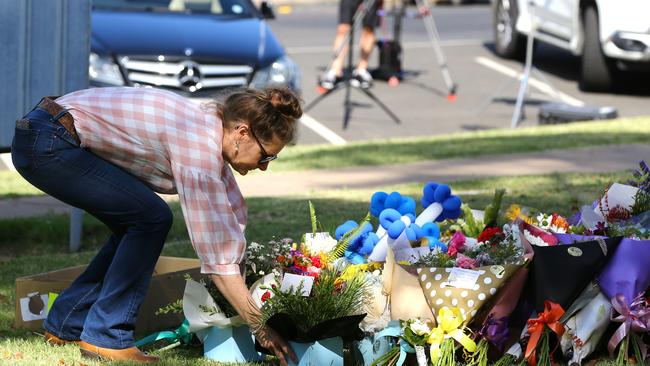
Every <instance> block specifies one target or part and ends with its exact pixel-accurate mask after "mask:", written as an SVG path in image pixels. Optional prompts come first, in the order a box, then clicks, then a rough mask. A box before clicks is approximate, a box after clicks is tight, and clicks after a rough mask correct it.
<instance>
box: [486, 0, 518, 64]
mask: <svg viewBox="0 0 650 366" xmlns="http://www.w3.org/2000/svg"><path fill="white" fill-rule="evenodd" d="M518 15H519V10H518V9H517V0H494V2H493V6H492V28H493V32H494V48H495V49H496V53H497V55H499V56H501V57H506V58H515V59H523V58H524V54H525V52H526V38H525V37H524V36H523V35H522V34H521V33H519V32H517V29H516V27H515V24H516V23H517V16H518Z"/></svg>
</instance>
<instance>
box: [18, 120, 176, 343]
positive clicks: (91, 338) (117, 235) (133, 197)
mask: <svg viewBox="0 0 650 366" xmlns="http://www.w3.org/2000/svg"><path fill="white" fill-rule="evenodd" d="M25 119H27V120H28V121H29V122H24V121H23V122H21V123H17V124H16V131H15V135H14V140H13V144H12V147H11V151H12V153H11V154H12V160H13V164H14V166H15V167H16V169H17V170H18V172H19V173H20V174H21V175H22V176H23V177H24V178H25V179H26V180H27V181H29V182H30V183H31V184H33V185H34V186H36V187H37V188H39V189H40V190H42V191H43V192H45V193H47V194H49V195H51V196H53V197H55V198H57V199H59V200H61V201H63V202H65V203H68V204H70V205H72V206H75V207H79V208H81V209H83V210H85V211H86V212H88V213H90V214H91V215H93V216H95V217H96V218H97V219H99V220H100V221H102V222H103V223H104V224H106V225H107V226H108V227H109V228H110V229H111V231H112V235H111V237H110V238H109V239H108V241H107V243H106V244H105V245H104V246H103V247H102V248H101V249H100V250H99V252H98V253H97V255H96V256H95V258H94V259H93V260H92V261H91V263H90V264H89V265H88V268H87V269H86V270H85V271H84V272H83V273H82V274H81V275H80V276H79V277H78V278H77V279H76V280H75V281H74V282H73V283H72V284H71V285H70V287H69V288H67V289H66V290H64V291H63V292H61V294H60V295H59V296H58V297H57V298H56V301H55V302H54V304H53V306H52V309H51V310H50V312H49V314H48V317H47V319H46V321H45V323H44V327H45V329H46V330H47V331H49V332H50V333H52V334H54V335H56V336H57V337H60V338H62V339H65V340H79V339H81V340H84V341H86V342H88V343H90V344H93V345H96V346H99V347H105V348H113V349H124V348H129V347H132V346H133V343H134V335H133V333H134V328H135V323H136V319H137V314H138V309H139V308H140V305H142V302H143V300H144V297H145V295H146V293H147V290H148V287H149V283H150V281H151V276H152V273H153V269H154V266H155V264H156V261H157V260H158V257H159V256H160V252H161V250H162V247H163V245H164V243H165V238H166V237H167V233H168V232H169V229H170V228H171V224H172V213H171V210H170V209H169V206H168V205H167V203H166V202H165V201H163V200H162V199H161V198H160V197H159V196H158V195H156V194H155V193H154V192H153V191H152V189H151V188H149V187H148V186H147V185H145V184H144V183H143V182H142V181H141V180H139V179H138V178H136V177H134V176H133V175H131V174H130V173H128V172H126V171H125V170H123V169H121V168H119V167H117V166H116V165H113V164H112V163H110V162H108V161H106V160H104V159H102V158H100V157H98V156H97V155H95V154H93V153H92V152H91V151H89V150H87V149H84V148H81V147H79V146H78V144H77V143H76V142H75V140H74V139H73V138H72V137H71V136H70V134H69V133H68V131H67V130H66V129H65V128H64V127H63V126H62V125H61V124H60V123H58V121H55V120H54V119H53V117H52V116H51V115H50V114H49V113H47V112H45V111H44V110H41V109H40V108H35V109H34V110H32V111H31V112H30V113H28V114H27V116H26V117H25Z"/></svg>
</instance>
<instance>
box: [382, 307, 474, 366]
mask: <svg viewBox="0 0 650 366" xmlns="http://www.w3.org/2000/svg"><path fill="white" fill-rule="evenodd" d="M437 318H438V319H439V323H438V325H437V326H436V325H435V324H434V323H433V322H431V321H428V320H422V319H419V318H414V319H409V320H406V321H400V322H399V323H398V324H400V326H399V329H396V328H398V326H396V325H395V322H392V323H393V326H392V327H389V328H387V329H386V330H384V331H383V332H382V333H383V334H385V335H390V336H397V337H399V341H398V343H397V344H396V345H395V346H394V347H393V348H391V349H390V350H389V351H388V352H387V353H385V354H384V355H382V356H381V357H379V358H378V359H377V360H376V361H375V362H374V363H373V364H372V365H373V366H375V365H377V366H393V365H397V366H401V365H402V364H403V363H404V361H405V359H406V356H407V353H415V356H416V360H417V363H418V366H426V365H427V364H428V360H427V355H426V348H428V349H429V361H430V362H431V364H432V365H437V366H438V365H455V364H456V358H455V353H456V349H455V348H456V345H455V344H456V342H458V343H459V344H460V345H462V347H463V348H464V349H465V351H466V352H474V351H475V350H476V343H474V341H473V340H472V338H471V337H470V334H469V332H468V330H467V328H465V327H464V326H463V323H464V317H463V316H462V314H461V313H460V309H459V308H457V307H453V308H447V307H445V308H442V309H440V312H439V313H438V316H437ZM391 328H393V329H391Z"/></svg>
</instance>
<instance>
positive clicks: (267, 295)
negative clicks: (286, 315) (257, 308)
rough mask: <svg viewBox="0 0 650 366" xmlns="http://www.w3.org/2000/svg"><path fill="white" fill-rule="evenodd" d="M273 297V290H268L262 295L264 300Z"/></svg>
mask: <svg viewBox="0 0 650 366" xmlns="http://www.w3.org/2000/svg"><path fill="white" fill-rule="evenodd" d="M270 298H271V291H266V292H265V293H264V295H262V302H264V301H266V300H268V299H270Z"/></svg>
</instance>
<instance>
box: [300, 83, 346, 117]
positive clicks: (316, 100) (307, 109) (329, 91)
mask: <svg viewBox="0 0 650 366" xmlns="http://www.w3.org/2000/svg"><path fill="white" fill-rule="evenodd" d="M339 89H341V87H340V86H338V85H336V86H335V87H334V89H330V90H328V91H326V92H325V93H323V94H320V95H319V96H317V97H316V99H314V100H312V101H311V102H310V103H309V104H307V106H306V107H305V108H303V109H302V110H303V112H309V110H310V109H312V108H314V107H315V106H316V104H318V103H320V101H321V100H323V99H325V97H327V96H328V95H330V94H332V93H334V92H335V91H337V90H339Z"/></svg>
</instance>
